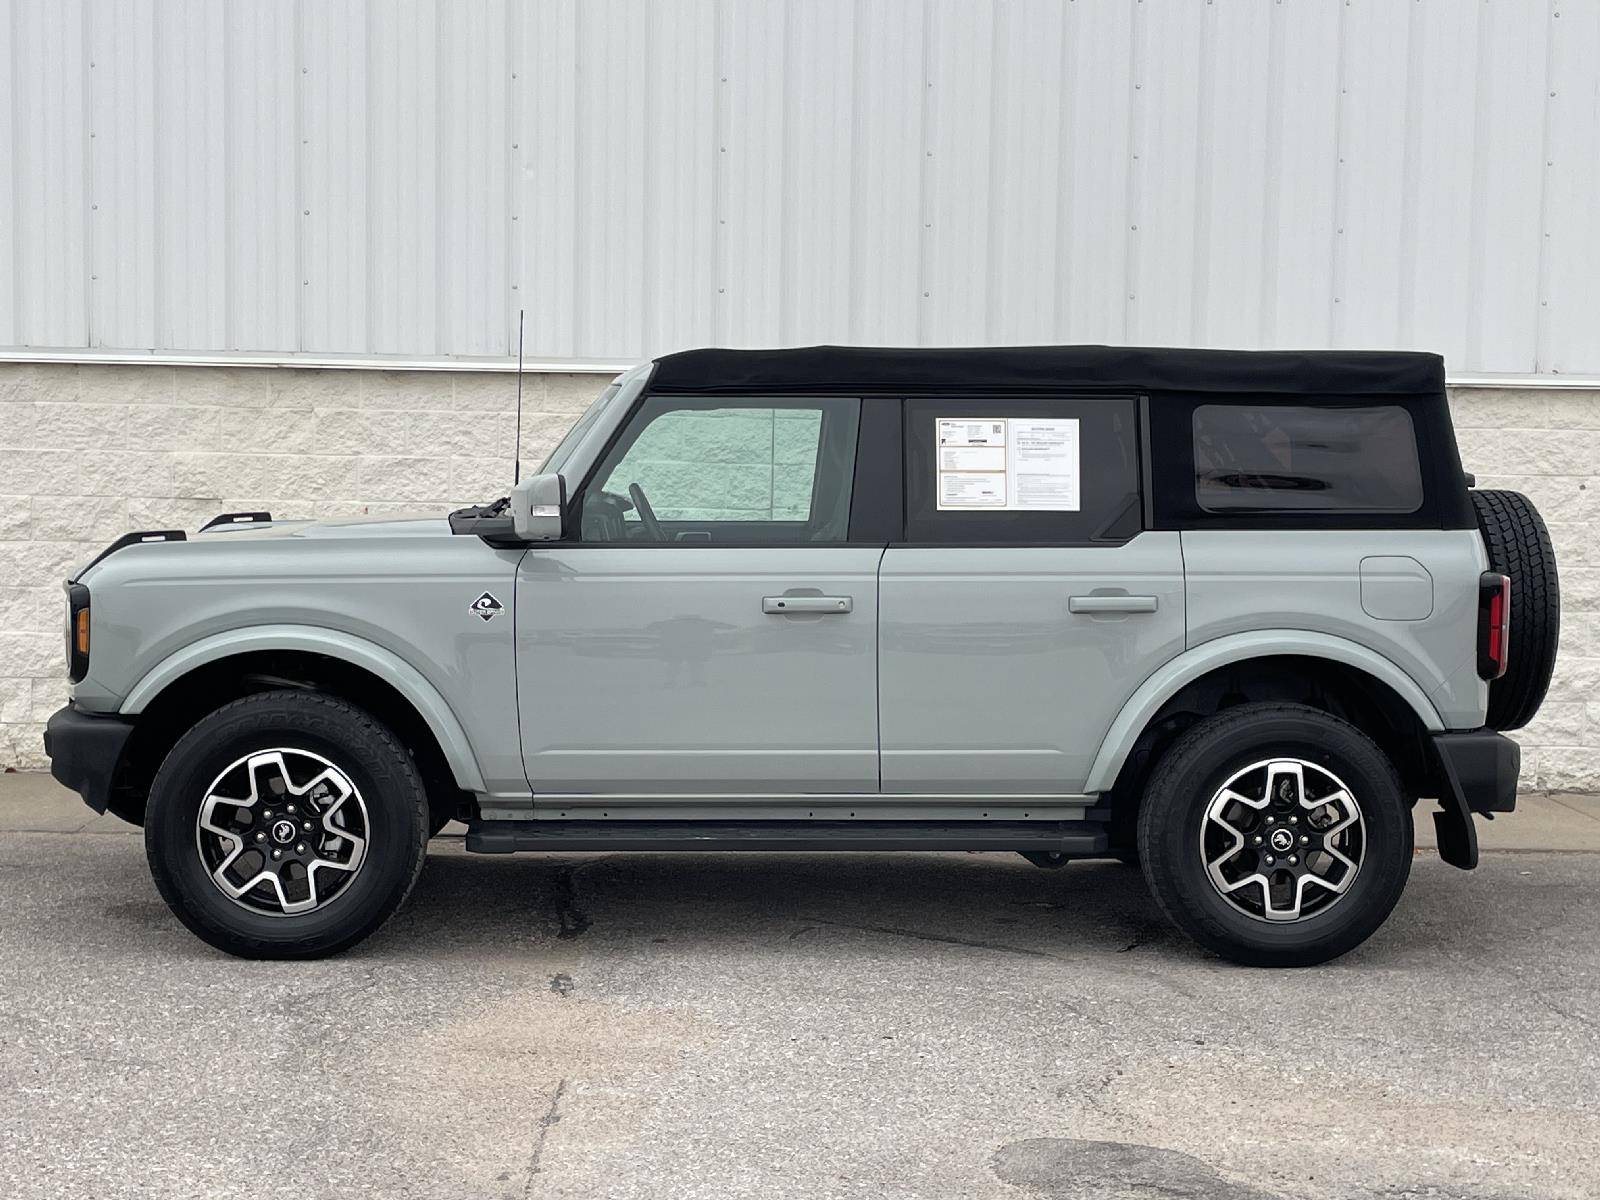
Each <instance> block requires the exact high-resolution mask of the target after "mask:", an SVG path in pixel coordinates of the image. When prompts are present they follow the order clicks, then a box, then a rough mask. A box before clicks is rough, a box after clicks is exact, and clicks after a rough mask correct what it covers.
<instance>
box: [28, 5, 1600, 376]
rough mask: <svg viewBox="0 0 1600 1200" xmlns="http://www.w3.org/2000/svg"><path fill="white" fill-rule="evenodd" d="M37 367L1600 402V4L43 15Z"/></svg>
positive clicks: (410, 8) (31, 221) (32, 174)
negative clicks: (1190, 382)
mask: <svg viewBox="0 0 1600 1200" xmlns="http://www.w3.org/2000/svg"><path fill="white" fill-rule="evenodd" d="M0 64H4V65H5V69H6V78H5V81H4V82H3V84H0V346H9V347H13V348H22V347H36V348H57V349H62V350H69V351H70V350H73V349H95V350H105V349H115V350H129V351H152V350H153V351H158V352H172V353H177V352H206V351H264V352H269V353H272V354H283V355H302V356H317V357H322V356H332V355H356V356H377V355H398V356H403V357H406V358H412V359H418V358H434V357H445V356H504V355H507V354H509V353H510V352H511V351H512V350H513V348H514V338H515V334H514V325H515V311H516V309H517V308H518V307H519V306H525V307H526V308H527V310H528V330H527V344H528V350H529V354H530V356H531V357H533V358H536V359H545V360H600V361H609V362H626V361H632V360H635V359H637V358H640V357H642V356H644V355H646V354H648V353H653V352H657V351H661V350H665V349H670V348H675V347H681V346H686V345H691V344H704V343H710V342H718V343H724V344H734V345H739V344H751V345H766V344H779V343H805V342H814V341H851V342H871V343H929V344H941V343H942V344H961V343H974V342H1036V341H1108V342H1130V343H1177V344H1197V345H1234V346H1330V345H1331V346H1413V347H1421V348H1430V349H1436V350H1440V351H1443V352H1444V353H1445V354H1446V355H1448V356H1449V359H1450V362H1451V366H1452V368H1453V370H1455V371H1457V372H1508V373H1540V374H1553V373H1563V374H1574V373H1600V338H1597V337H1595V336H1594V331H1595V330H1596V328H1600V221H1597V220H1596V219H1595V218H1596V204H1595V197H1596V195H1600V66H1597V64H1600V4H1597V3H1596V2H1595V0H1413V2H1410V3H1403V2H1400V0H1208V2H1206V3H1200V2H1199V0H995V2H992V3H978V2H975V0H927V2H926V3H920V2H915V0H581V2H580V0H537V2H528V3H517V2H515V0H297V2H288V0H285V2H267V0H243V2H239V3H229V4H227V5H222V4H216V3H212V2H210V0H0Z"/></svg>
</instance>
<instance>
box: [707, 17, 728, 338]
mask: <svg viewBox="0 0 1600 1200" xmlns="http://www.w3.org/2000/svg"><path fill="white" fill-rule="evenodd" d="M727 23H728V6H727V3H726V0H717V2H715V3H714V4H713V5H712V11H711V68H712V72H713V75H712V78H713V79H714V81H715V84H714V90H713V92H712V93H711V144H710V146H708V147H707V153H708V155H709V156H710V159H711V219H712V222H713V225H712V227H711V280H710V286H711V328H712V331H713V332H712V340H714V341H717V342H723V341H726V340H727V337H728V299H727V294H726V289H727V286H728V164H727V161H726V160H727V157H728V156H727V155H726V154H724V153H723V152H722V148H723V147H724V146H726V145H727V144H728V87H729V84H728V79H729V75H728V28H727Z"/></svg>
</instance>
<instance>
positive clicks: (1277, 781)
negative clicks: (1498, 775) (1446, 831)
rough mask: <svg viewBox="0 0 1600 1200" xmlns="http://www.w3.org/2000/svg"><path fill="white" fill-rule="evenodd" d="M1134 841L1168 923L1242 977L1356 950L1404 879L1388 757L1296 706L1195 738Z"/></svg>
mask: <svg viewBox="0 0 1600 1200" xmlns="http://www.w3.org/2000/svg"><path fill="white" fill-rule="evenodd" d="M1138 838H1139V842H1138V844H1139V853H1140V857H1141V859H1142V860H1143V864H1144V871H1145V878H1146V879H1147V880H1148V881H1149V884H1150V889H1151V891H1152V892H1153V893H1154V894H1155V897H1156V901H1157V902H1158V903H1159V904H1160V905H1161V907H1162V909H1163V910H1164V911H1165V912H1166V914H1167V916H1168V917H1169V918H1170V919H1171V920H1172V922H1173V923H1174V924H1175V925H1177V926H1178V927H1179V928H1180V929H1182V930H1183V931H1184V932H1185V933H1187V934H1188V935H1189V936H1190V937H1192V938H1194V940H1195V941H1197V942H1199V943H1200V944H1201V945H1202V946H1204V947H1206V948H1207V949H1209V950H1212V951H1214V952H1215V953H1217V954H1220V955H1222V956H1223V957H1224V958H1228V959H1232V960H1233V961H1234V962H1237V963H1243V964H1245V965H1247V966H1262V967H1281V966H1311V965H1313V964H1316V963H1321V962H1326V961H1328V960H1329V959H1333V958H1337V957H1338V956H1339V955H1341V954H1344V953H1345V952H1346V951H1349V950H1351V949H1354V948H1355V947H1356V946H1359V945H1360V944H1361V943H1362V942H1364V941H1365V940H1366V939H1367V938H1368V937H1370V936H1371V935H1372V933H1373V932H1374V931H1375V930H1376V929H1377V928H1378V927H1379V926H1380V925H1382V924H1383V922H1384V921H1385V920H1386V919H1387V918H1388V916H1389V913H1390V912H1391V911H1393V909H1394V906H1395V904H1396V903H1397V902H1398V901H1399V899H1400V893H1401V891H1402V890H1404V888H1405V883H1406V877H1407V875H1408V874H1409V872H1410V869H1411V854H1412V827H1411V808H1410V805H1409V804H1408V803H1407V802H1406V799H1405V796H1404V794H1403V793H1402V791H1401V787H1400V780H1399V778H1398V776H1397V775H1396V774H1395V770H1394V767H1393V766H1392V765H1391V764H1390V762H1389V760H1388V758H1387V757H1386V756H1385V755H1384V753H1383V751H1381V750H1380V749H1379V748H1378V747H1377V746H1376V745H1375V744H1374V743H1373V741H1372V739H1371V738H1369V737H1367V736H1366V734H1364V733H1362V732H1361V731H1360V730H1359V729H1357V728H1356V727H1355V726H1353V725H1351V724H1350V723H1349V722H1347V721H1342V720H1340V719H1339V718H1337V717H1334V716H1330V715H1329V714H1328V713H1325V712H1321V711H1319V710H1317V709H1313V708H1309V707H1307V706H1305V705H1299V704H1244V705H1240V706H1239V707H1237V708H1231V709H1228V710H1226V711H1224V712H1221V713H1218V714H1216V715H1215V716H1212V717H1208V718H1206V719H1205V720H1203V721H1201V722H1199V723H1198V724H1196V725H1195V726H1194V727H1193V728H1191V729H1190V730H1189V731H1188V732H1187V733H1185V734H1184V735H1183V736H1182V737H1181V738H1179V739H1178V741H1177V742H1176V743H1174V745H1173V746H1172V748H1171V749H1170V750H1168V751H1167V753H1166V754H1165V755H1164V756H1163V757H1162V759H1161V761H1160V763H1159V764H1158V765H1157V767H1156V770H1155V772H1154V774H1153V775H1152V776H1151V779H1150V785H1149V788H1148V790H1147V792H1146V795H1145V800H1144V804H1143V806H1142V808H1141V809H1140V813H1139V829H1138Z"/></svg>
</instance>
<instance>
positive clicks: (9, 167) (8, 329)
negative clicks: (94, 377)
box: [0, 0, 21, 346]
mask: <svg viewBox="0 0 1600 1200" xmlns="http://www.w3.org/2000/svg"><path fill="white" fill-rule="evenodd" d="M14 4H15V0H0V63H11V62H14V61H15V54H14V52H13V49H12V41H11V28H12V24H13V20H14V16H13V12H12V9H13V6H14ZM16 93H17V88H16V86H15V84H13V85H12V86H10V87H0V197H6V196H10V197H12V199H11V201H10V202H7V201H5V200H3V199H0V346H14V345H16V344H17V343H18V342H19V341H20V340H21V339H20V337H19V336H18V334H17V322H16V299H17V287H16V279H17V259H16V246H17V204H16V199H15V198H16V195H17V178H16V173H17V162H16V158H15V155H14V151H13V144H12V140H11V126H12V123H13V121H14V120H15V108H16ZM6 280H10V281H11V282H10V283H9V284H7V283H6V282H5V281H6Z"/></svg>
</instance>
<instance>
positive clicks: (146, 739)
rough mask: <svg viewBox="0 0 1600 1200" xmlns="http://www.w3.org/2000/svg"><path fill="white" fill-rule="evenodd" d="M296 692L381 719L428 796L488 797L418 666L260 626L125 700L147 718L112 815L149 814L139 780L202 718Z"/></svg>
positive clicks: (209, 641) (323, 633) (311, 633)
mask: <svg viewBox="0 0 1600 1200" xmlns="http://www.w3.org/2000/svg"><path fill="white" fill-rule="evenodd" d="M297 687H310V688H316V689H318V690H325V691H329V692H331V693H333V694H335V695H340V696H343V697H344V698H345V699H347V700H350V701H351V702H353V703H355V704H358V705H360V706H361V707H363V708H366V709H367V710H368V711H370V712H372V713H373V715H374V716H376V717H378V718H379V719H380V720H383V721H384V722H385V723H386V724H388V725H389V726H390V727H391V728H393V729H394V730H395V732H396V733H397V734H399V735H400V736H401V738H402V740H403V741H404V742H405V743H406V745H407V746H408V747H409V748H410V749H411V750H412V752H413V754H414V756H415V757H416V758H417V761H418V765H419V768H421V769H422V771H423V773H424V778H425V779H426V780H427V782H428V783H429V787H430V793H431V794H434V793H437V794H441V795H442V794H444V793H454V792H458V791H459V792H483V791H484V790H485V788H484V783H483V775H482V772H481V770H480V768H479V766H478V762H477V758H476V756H475V755H474V753H473V751H472V747H471V743H470V742H469V741H468V739H467V735H466V731H465V730H464V729H463V728H462V725H461V722H460V721H459V720H458V719H457V718H456V715H455V713H454V711H452V709H451V708H450V705H449V704H448V702H447V701H446V700H445V699H444V697H443V696H442V695H441V694H440V693H439V691H438V689H437V688H435V687H434V686H433V684H432V683H431V682H429V681H428V679H427V678H426V677H425V676H423V675H422V674H421V672H419V671H418V670H417V669H416V668H415V667H413V666H411V664H409V663H407V662H406V661H405V660H404V659H402V658H400V657H399V656H398V655H396V654H394V653H393V652H392V651H389V650H387V649H385V648H384V647H382V646H379V645H376V644H375V643H372V642H369V641H366V640H365V639H362V638H359V637H355V636H353V635H350V634H346V633H343V632H340V631H337V630H331V629H320V628H316V627H312V626H283V625H280V626H260V627H257V628H254V629H248V630H237V631H231V632H227V633H222V634H216V635H213V636H211V637H208V638H204V639H202V640H200V641H197V642H193V643H191V644H190V645H188V646H185V647H183V648H182V649H180V650H178V651H176V652H174V653H172V654H170V655H168V656H167V657H166V658H164V659H163V660H162V661H161V662H160V663H158V664H157V665H156V666H155V667H153V668H151V669H150V670H149V671H147V672H146V673H145V674H144V676H143V677H141V678H140V680H139V682H138V683H136V684H135V685H134V687H133V688H132V689H131V690H130V691H129V692H128V695H127V697H126V698H125V699H124V700H123V702H122V705H121V706H120V709H119V711H120V712H121V713H122V714H124V715H127V716H137V717H139V718H140V720H139V721H138V724H137V726H136V729H135V734H134V737H133V738H130V740H129V747H128V749H127V751H126V752H125V754H124V760H125V761H124V763H122V764H120V765H119V769H118V770H119V775H120V776H121V786H120V788H114V791H118V792H120V797H118V798H117V799H116V800H114V804H113V809H114V810H115V811H117V813H118V815H119V816H123V817H124V818H126V819H128V820H134V821H137V820H138V818H139V813H138V812H136V811H130V809H132V808H133V807H134V806H137V807H138V808H139V809H142V795H141V794H140V791H139V788H140V783H141V780H142V782H143V784H144V785H148V781H149V776H151V775H153V773H154V769H155V767H158V766H159V765H160V763H159V758H160V757H164V754H165V751H166V750H167V749H170V748H171V745H172V744H173V743H175V742H176V739H177V737H178V736H181V733H182V729H183V728H187V727H188V725H192V723H193V720H195V719H198V715H203V713H204V712H209V711H211V710H213V709H215V708H216V707H218V706H219V705H221V704H223V703H226V702H227V701H228V700H230V699H234V698H236V697H237V696H240V695H244V694H247V693H249V692H254V691H265V690H272V689H274V688H297ZM186 722H187V724H185V723H186ZM141 729H142V730H144V731H145V732H144V736H143V738H142V739H141V737H140V732H139V731H140V730H141ZM152 760H156V761H154V762H152ZM452 798H453V797H452Z"/></svg>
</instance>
